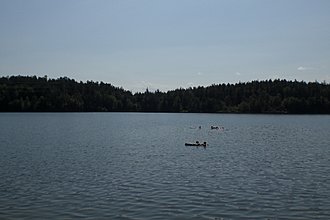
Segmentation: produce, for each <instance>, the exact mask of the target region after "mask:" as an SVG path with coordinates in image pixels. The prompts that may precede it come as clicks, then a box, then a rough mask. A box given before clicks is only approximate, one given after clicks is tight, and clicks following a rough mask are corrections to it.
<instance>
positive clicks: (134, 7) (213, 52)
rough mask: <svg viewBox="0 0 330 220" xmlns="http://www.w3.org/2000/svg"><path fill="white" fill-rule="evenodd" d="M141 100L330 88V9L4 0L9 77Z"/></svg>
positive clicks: (277, 2) (255, 2)
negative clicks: (271, 84) (262, 83)
mask: <svg viewBox="0 0 330 220" xmlns="http://www.w3.org/2000/svg"><path fill="white" fill-rule="evenodd" d="M10 75H36V76H44V75H47V76H48V77H49V78H58V77H63V76H67V77H69V78H73V79H75V80H77V81H87V80H93V81H99V82H100V81H103V82H106V83H111V84H112V85H115V86H118V87H123V88H124V89H127V90H130V91H133V92H136V91H144V90H145V89H146V88H148V89H149V90H155V89H159V90H161V91H167V90H172V89H176V88H180V87H182V88H187V87H193V86H208V85H211V84H220V83H237V82H247V81H252V80H266V79H278V78H279V79H287V80H295V79H296V80H298V81H301V80H303V81H306V82H309V81H319V82H323V81H326V82H328V83H329V82H330V1H329V0H308V1H307V0H272V1H270V0H56V1H54V0H29V1H26V0H0V76H10Z"/></svg>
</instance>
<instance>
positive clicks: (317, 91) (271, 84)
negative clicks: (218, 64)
mask: <svg viewBox="0 0 330 220" xmlns="http://www.w3.org/2000/svg"><path fill="white" fill-rule="evenodd" d="M0 111H2V112H22V111H23V112H94V111H95V112H99V111H110V112H117V111H120V112H128V111H129V112H212V113H216V112H234V113H298V114H307V113H308V114H330V85H329V84H327V83H318V82H309V83H306V82H298V81H287V80H266V81H252V82H248V83H236V84H217V85H216V84H214V85H211V86H208V87H194V88H188V89H182V88H181V89H176V90H172V91H168V92H160V91H155V92H150V91H148V89H147V90H146V91H145V92H143V93H135V94H132V93H131V92H130V91H126V90H124V89H123V88H118V87H115V86H113V85H111V84H107V83H103V82H93V81H87V82H76V81H75V80H73V79H70V78H67V77H62V78H58V79H48V78H47V77H46V76H45V77H36V76H10V77H2V78H0Z"/></svg>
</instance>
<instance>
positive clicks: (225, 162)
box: [0, 113, 330, 219]
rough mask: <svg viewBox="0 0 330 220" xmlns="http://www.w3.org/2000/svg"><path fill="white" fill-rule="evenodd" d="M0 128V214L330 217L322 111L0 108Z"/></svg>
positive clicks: (326, 121) (328, 146) (329, 132)
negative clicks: (18, 110) (252, 112)
mask: <svg viewBox="0 0 330 220" xmlns="http://www.w3.org/2000/svg"><path fill="white" fill-rule="evenodd" d="M199 125H201V127H202V129H198V126H199ZM211 125H218V126H224V128H225V129H224V130H222V129H220V130H211V129H210V126H211ZM0 134H1V135H0V152H1V157H0V218H1V219H21V218H25V219H63V218H90V219H221V218H223V219H244V218H248V219H267V218H268V219H329V218H330V208H329V207H330V177H329V173H330V117H329V116H310V115H309V116H295V115H292V116H289V115H229V114H225V115H223V114H138V113H136V114H135V113H80V114H79V113H59V114H56V113H31V114H28V113H23V114H19V113H16V114H15V113H13V114H12V113H5V114H0ZM196 140H198V141H207V142H208V144H209V146H208V147H207V148H206V149H204V148H203V147H199V148H197V147H191V146H184V143H185V142H194V141H196Z"/></svg>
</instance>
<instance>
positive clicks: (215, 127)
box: [191, 125, 225, 130]
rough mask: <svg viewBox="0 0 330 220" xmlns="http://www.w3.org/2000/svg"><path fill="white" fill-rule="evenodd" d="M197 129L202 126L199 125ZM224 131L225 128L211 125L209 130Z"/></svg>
mask: <svg viewBox="0 0 330 220" xmlns="http://www.w3.org/2000/svg"><path fill="white" fill-rule="evenodd" d="M191 128H192V129H196V127H191ZM198 129H202V126H201V125H200V126H198ZM219 129H220V130H224V129H225V127H223V126H213V125H211V130H219Z"/></svg>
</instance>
